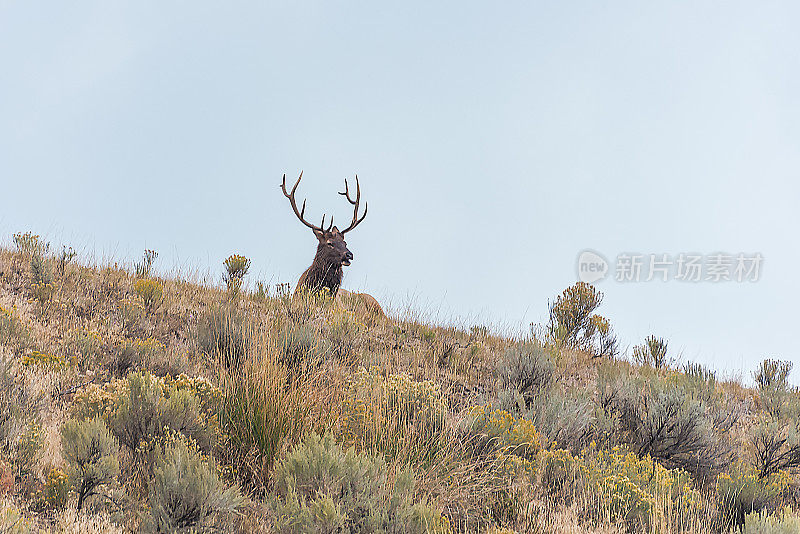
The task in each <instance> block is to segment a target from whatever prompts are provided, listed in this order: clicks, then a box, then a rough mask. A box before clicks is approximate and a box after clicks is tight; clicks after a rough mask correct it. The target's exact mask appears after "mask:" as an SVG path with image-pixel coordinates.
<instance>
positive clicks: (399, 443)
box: [339, 368, 447, 459]
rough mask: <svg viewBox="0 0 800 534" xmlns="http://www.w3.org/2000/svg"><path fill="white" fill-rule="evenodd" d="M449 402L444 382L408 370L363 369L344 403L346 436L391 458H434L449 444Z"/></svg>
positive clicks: (343, 432) (343, 434)
mask: <svg viewBox="0 0 800 534" xmlns="http://www.w3.org/2000/svg"><path fill="white" fill-rule="evenodd" d="M446 414H447V403H446V402H445V399H444V397H443V396H442V394H441V391H440V390H439V386H438V385H437V384H435V383H434V382H431V381H429V380H422V381H416V380H413V379H412V378H411V377H410V376H409V375H408V374H406V373H400V374H392V375H389V376H388V377H384V376H382V375H381V374H380V372H379V371H378V370H377V369H376V368H373V369H371V370H370V371H367V370H366V369H364V368H361V369H360V370H359V371H357V372H356V373H355V375H354V376H353V377H352V378H351V379H350V385H349V394H348V395H347V396H346V397H345V399H344V401H343V403H342V417H341V421H340V429H339V431H340V434H341V438H342V439H343V440H344V441H345V443H348V444H349V445H354V446H356V447H359V448H364V449H368V450H379V451H382V452H384V453H386V454H388V455H389V456H390V457H398V456H403V457H406V458H415V459H430V458H431V457H432V456H433V455H435V454H436V452H437V451H438V449H439V447H440V445H441V444H442V442H443V439H444V438H445V436H444V430H445V416H446Z"/></svg>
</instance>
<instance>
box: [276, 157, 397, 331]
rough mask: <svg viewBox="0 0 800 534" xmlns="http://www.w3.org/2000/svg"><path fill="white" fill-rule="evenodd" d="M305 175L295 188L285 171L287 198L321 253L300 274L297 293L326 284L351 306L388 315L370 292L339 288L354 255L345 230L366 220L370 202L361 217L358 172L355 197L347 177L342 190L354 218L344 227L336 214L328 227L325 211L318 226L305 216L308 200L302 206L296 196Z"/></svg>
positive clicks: (296, 183)
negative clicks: (288, 183)
mask: <svg viewBox="0 0 800 534" xmlns="http://www.w3.org/2000/svg"><path fill="white" fill-rule="evenodd" d="M302 178H303V173H302V172H301V173H300V177H299V178H297V181H296V182H295V184H294V186H293V187H292V190H291V191H287V190H286V175H285V174H284V175H283V182H282V183H281V190H282V191H283V194H284V195H285V196H286V198H288V199H289V203H290V204H291V205H292V210H294V213H295V215H297V218H298V219H300V222H302V223H303V224H304V225H306V226H308V227H309V228H311V230H312V231H313V232H314V236H316V238H317V241H318V244H317V253H316V255H315V256H314V261H313V262H312V263H311V267H309V268H308V269H306V271H305V272H304V273H303V274H302V276H300V280H299V281H298V282H297V288H295V294H297V292H299V291H319V290H321V289H322V288H326V289H327V290H328V291H329V292H330V294H331V296H333V297H334V298H337V297H339V296H344V297H346V298H345V299H340V298H337V300H338V301H339V302H341V303H343V305H344V306H345V307H347V308H352V307H358V308H361V309H364V310H367V311H369V312H370V313H372V314H375V315H379V316H381V317H382V316H384V313H383V310H382V309H381V307H380V304H378V301H376V300H375V299H374V298H373V297H372V296H370V295H367V294H366V293H351V292H349V291H345V290H344V289H343V290H342V292H341V293H339V288H340V287H341V285H342V277H343V275H344V270H343V269H342V267H346V266H348V265H350V261H351V260H352V259H353V253H352V252H350V250H349V249H348V248H347V243H346V242H345V240H344V234H346V233H347V232H349V231H350V230H352V229H353V228H355V227H356V226H358V225H359V224H360V223H361V221H363V220H364V217H366V216H367V207H368V206H367V204H366V203H365V204H364V213H363V214H362V215H361V216H360V217H359V215H358V209H359V204H360V202H361V186H360V185H359V183H358V176H356V198H355V199H354V198H352V197H351V196H350V190H349V189H348V186H347V180H345V181H344V191H343V192H341V193H339V194H340V195H343V196H344V197H345V198H346V199H347V201H348V202H350V204H351V205H352V206H353V220H352V221H351V222H350V225H349V226H348V227H347V228H345V229H344V230H339V229H338V228H337V227H336V226H334V225H333V218H332V217H331V221H330V224H329V225H328V227H327V228H325V216H324V215H323V216H322V223H321V224H320V226H316V225H314V224H311V223H309V222H308V221H306V220H305V218H304V217H303V216H304V215H305V211H306V201H305V200H304V201H303V206H302V207H301V208H300V209H298V208H297V203H296V201H295V197H294V193H295V191H296V190H297V186H298V185H299V184H300V180H301V179H302Z"/></svg>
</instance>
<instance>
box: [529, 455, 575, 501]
mask: <svg viewBox="0 0 800 534" xmlns="http://www.w3.org/2000/svg"><path fill="white" fill-rule="evenodd" d="M538 463H539V470H538V481H539V484H540V485H541V486H542V487H543V488H544V489H545V490H546V491H547V492H549V493H551V494H553V493H557V492H561V491H563V489H564V488H565V487H569V485H570V483H572V482H574V481H575V477H576V476H578V474H579V471H578V462H577V459H576V458H575V457H574V456H573V455H572V453H571V452H569V451H568V450H565V449H552V450H548V449H545V450H542V451H541V452H540V453H539V461H538Z"/></svg>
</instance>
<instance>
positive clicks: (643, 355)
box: [633, 336, 671, 369]
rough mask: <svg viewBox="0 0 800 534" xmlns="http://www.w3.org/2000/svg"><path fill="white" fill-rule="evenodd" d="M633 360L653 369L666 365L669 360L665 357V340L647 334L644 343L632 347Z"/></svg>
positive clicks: (668, 363)
mask: <svg viewBox="0 0 800 534" xmlns="http://www.w3.org/2000/svg"><path fill="white" fill-rule="evenodd" d="M633 361H634V362H636V363H638V364H639V365H649V366H650V367H653V368H655V369H664V368H666V367H668V366H669V365H670V363H671V360H670V359H669V358H667V342H666V341H665V340H664V339H663V338H657V337H656V336H647V338H645V340H644V344H642V345H636V346H635V347H633Z"/></svg>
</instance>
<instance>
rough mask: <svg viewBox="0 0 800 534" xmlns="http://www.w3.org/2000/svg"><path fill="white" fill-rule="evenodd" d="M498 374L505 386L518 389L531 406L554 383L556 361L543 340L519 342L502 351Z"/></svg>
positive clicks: (526, 403)
mask: <svg viewBox="0 0 800 534" xmlns="http://www.w3.org/2000/svg"><path fill="white" fill-rule="evenodd" d="M498 374H499V375H500V383H501V387H502V389H503V390H507V391H508V390H510V391H512V392H518V393H519V394H520V395H521V396H522V400H523V402H524V408H525V409H528V408H530V406H531V404H532V403H533V400H534V398H535V397H536V396H538V395H541V394H542V393H545V392H546V391H547V389H548V388H549V387H550V385H551V384H552V383H553V381H554V376H555V364H554V363H553V361H552V359H551V358H550V355H549V354H548V353H547V349H546V348H545V347H544V346H543V345H541V344H540V343H536V342H527V343H517V344H515V345H513V346H511V347H509V348H508V349H506V351H505V352H504V353H503V357H502V359H501V361H500V362H499V365H498Z"/></svg>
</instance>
